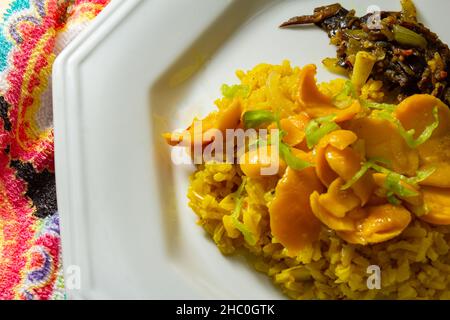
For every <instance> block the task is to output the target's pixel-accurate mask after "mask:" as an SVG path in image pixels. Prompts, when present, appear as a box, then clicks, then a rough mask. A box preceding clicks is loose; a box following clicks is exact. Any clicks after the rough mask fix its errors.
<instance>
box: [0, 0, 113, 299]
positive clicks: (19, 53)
mask: <svg viewBox="0 0 450 320" xmlns="http://www.w3.org/2000/svg"><path fill="white" fill-rule="evenodd" d="M108 2H109V0H0V22H1V24H0V299H61V298H64V281H63V276H62V274H63V272H62V267H61V249H60V237H59V221H58V213H57V204H56V192H55V176H54V157H53V128H52V93H51V71H52V64H53V61H54V60H55V58H56V56H57V55H58V54H59V53H60V52H61V50H62V49H63V48H64V47H65V46H66V45H67V44H68V43H69V42H70V41H71V40H72V39H73V38H74V37H75V36H76V35H77V34H78V33H79V32H80V31H81V30H82V29H83V28H84V27H85V26H86V25H87V24H88V23H89V22H90V21H91V20H92V19H93V18H94V17H95V16H96V15H97V14H98V13H99V12H100V11H101V10H102V9H103V8H104V7H105V6H106V4H107V3H108Z"/></svg>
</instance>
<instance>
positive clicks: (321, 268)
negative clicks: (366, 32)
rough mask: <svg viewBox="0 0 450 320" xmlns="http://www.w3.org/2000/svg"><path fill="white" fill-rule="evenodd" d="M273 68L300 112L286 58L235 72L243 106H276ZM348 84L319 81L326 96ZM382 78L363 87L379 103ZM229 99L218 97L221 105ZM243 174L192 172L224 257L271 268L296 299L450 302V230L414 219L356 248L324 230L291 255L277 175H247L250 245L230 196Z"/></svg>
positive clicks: (245, 213)
mask: <svg viewBox="0 0 450 320" xmlns="http://www.w3.org/2000/svg"><path fill="white" fill-rule="evenodd" d="M272 71H276V72H277V73H279V74H280V75H281V78H280V81H279V83H278V87H279V90H280V99H283V101H281V102H280V101H277V103H280V104H282V105H283V111H284V112H285V113H286V114H291V113H294V112H295V110H297V109H298V104H297V102H296V95H297V91H298V76H299V72H300V69H299V68H292V67H291V66H290V64H289V62H288V61H284V62H283V63H282V64H281V65H269V64H260V65H258V66H256V67H255V68H254V69H253V70H251V71H249V72H247V73H245V72H243V71H237V73H236V74H237V76H238V78H239V79H240V81H241V83H242V84H245V85H248V86H249V87H250V89H251V94H250V96H249V97H248V98H246V99H243V100H242V104H243V107H244V110H252V109H268V108H270V105H271V101H270V99H273V94H269V92H268V90H269V89H268V88H267V86H266V83H267V78H268V76H269V74H270V73H271V72H272ZM343 83H344V81H343V80H340V79H338V80H334V81H331V82H330V83H324V84H321V86H320V89H321V90H322V91H323V92H324V93H327V94H330V95H332V94H335V93H337V92H339V91H340V90H341V89H342V86H343ZM383 95H384V94H383V92H382V86H381V83H380V82H376V81H371V80H369V82H368V83H367V84H366V85H365V86H364V87H363V88H362V97H363V98H364V99H371V100H375V101H381V100H382V99H383ZM230 103H231V101H230V100H229V99H226V98H223V99H220V100H217V101H216V105H217V106H218V108H219V109H221V108H227V107H228V106H229V104H230ZM241 175H242V173H241V171H240V169H239V167H238V165H235V164H217V163H216V164H215V163H207V164H205V165H201V166H199V167H198V168H197V171H196V172H195V173H194V174H193V175H192V177H191V184H190V187H189V191H188V198H189V201H190V202H189V205H190V206H191V207H192V209H193V210H194V211H195V213H196V214H197V215H198V217H199V220H198V224H199V225H201V226H202V227H203V228H204V229H205V230H206V231H207V232H208V233H209V234H210V235H211V237H212V239H213V241H214V242H215V243H216V244H217V246H218V248H219V249H220V250H221V252H222V253H224V254H233V253H238V252H244V254H246V255H247V256H249V257H250V259H249V260H250V261H251V263H252V264H253V265H254V267H255V268H256V270H258V271H260V272H264V273H266V274H267V275H268V276H269V277H271V278H272V280H273V282H274V283H275V284H276V285H278V286H279V287H280V288H281V289H282V290H283V292H284V293H285V294H286V295H287V296H289V297H290V298H293V299H450V288H449V287H450V285H449V284H450V254H449V244H450V227H449V226H446V227H443V226H440V227H436V226H431V225H429V224H427V223H425V222H422V221H420V220H418V219H415V220H413V221H412V222H411V224H410V225H409V226H408V227H407V228H406V229H405V231H404V232H403V233H402V234H401V235H400V236H399V237H396V238H394V239H392V240H390V241H387V242H384V243H380V244H376V245H368V246H361V245H352V244H348V243H346V242H345V241H344V240H342V239H341V238H339V237H338V236H337V235H335V234H334V232H332V231H330V230H329V229H327V228H325V227H324V228H323V230H322V232H321V237H320V241H319V242H317V243H316V244H314V246H312V247H309V248H306V249H304V250H303V251H302V252H301V253H300V254H299V255H298V256H297V257H290V256H288V255H287V252H286V250H285V249H284V248H283V246H282V245H281V244H279V243H277V242H276V240H275V239H273V237H272V235H271V231H270V224H269V212H268V203H269V202H270V200H271V199H272V197H273V192H274V190H275V186H276V184H277V180H278V178H276V177H265V178H264V179H250V178H249V179H248V180H247V184H246V187H245V188H246V192H245V194H246V196H245V199H244V202H245V205H244V206H243V209H242V212H241V216H240V221H242V222H243V223H244V224H245V226H246V227H247V228H248V229H249V230H250V231H251V232H252V234H253V236H254V237H255V238H256V239H257V243H256V244H255V245H254V246H251V245H249V244H248V243H246V242H245V240H244V238H243V236H242V234H241V233H240V232H239V231H238V230H237V229H235V228H234V226H233V224H232V223H231V220H230V219H229V216H230V215H231V214H232V211H233V209H234V206H235V200H234V199H233V197H232V195H231V194H232V193H233V192H234V191H235V190H236V189H237V187H238V186H239V185H240V184H241V181H242V180H241ZM370 265H377V266H379V267H380V269H381V289H372V290H371V289H369V288H368V286H367V279H368V277H369V276H370V275H371V274H369V273H367V268H368V266H370Z"/></svg>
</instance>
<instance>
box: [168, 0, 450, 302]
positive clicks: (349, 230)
mask: <svg viewBox="0 0 450 320" xmlns="http://www.w3.org/2000/svg"><path fill="white" fill-rule="evenodd" d="M402 5H403V10H402V12H400V13H383V12H382V13H380V16H379V18H380V19H379V20H378V21H375V22H376V23H378V25H376V26H372V25H371V24H368V23H373V21H374V20H373V19H369V18H370V17H372V16H367V17H365V18H357V17H355V16H354V12H352V11H347V10H346V9H344V8H342V7H341V6H340V5H332V6H327V7H321V8H318V9H316V11H315V14H314V15H313V16H307V17H304V16H303V17H296V18H293V19H291V20H289V22H288V23H285V24H283V25H282V26H283V27H286V26H290V25H293V24H304V23H315V24H318V25H319V26H320V27H322V28H323V29H325V30H326V31H327V32H328V33H329V35H330V37H331V42H332V43H333V44H335V45H337V46H338V52H337V54H338V56H337V58H328V59H326V60H324V64H325V65H326V66H327V67H328V68H329V69H330V70H332V71H333V72H338V73H341V74H344V75H348V77H349V79H343V78H338V79H335V80H332V81H330V82H326V83H317V81H316V79H315V76H316V66H315V65H312V64H310V65H305V66H302V67H293V66H291V64H290V63H289V61H283V62H282V64H281V65H272V64H266V63H262V64H258V65H256V66H255V67H254V68H253V69H251V70H249V71H242V70H238V71H237V72H236V75H237V77H238V78H239V80H240V83H239V84H235V85H224V86H223V87H222V93H223V96H222V97H221V98H220V99H218V100H216V101H215V104H216V106H217V111H214V112H212V113H210V114H209V115H208V116H207V117H205V118H203V119H194V120H193V122H192V125H191V126H190V127H189V128H187V129H186V130H183V131H181V132H177V133H166V134H164V138H165V139H166V140H167V142H168V143H169V144H170V145H172V146H181V147H183V148H186V150H187V151H188V152H189V153H190V155H191V157H192V160H193V161H194V163H196V164H197V170H196V172H195V173H194V174H193V175H192V177H191V181H190V187H189V190H188V198H189V205H190V207H191V208H192V209H193V210H194V212H195V213H196V214H197V216H198V218H199V220H198V223H199V225H201V226H202V227H203V228H204V229H205V230H206V231H207V232H208V233H209V234H210V235H211V237H212V239H213V241H214V242H215V243H216V244H217V246H218V248H219V249H220V250H221V252H222V253H224V254H233V253H242V254H244V255H246V257H248V259H249V261H250V263H251V264H252V265H253V266H254V267H255V268H256V270H258V271H261V272H264V273H266V274H267V275H269V276H270V277H271V278H272V279H273V281H274V283H275V284H277V285H278V286H279V287H281V289H282V290H283V292H284V293H286V294H287V296H289V297H291V298H294V299H314V298H319V299H362V298H363V299H375V298H388V299H416V298H424V299H425V298H429V299H430V298H431V299H434V298H439V299H450V290H449V275H450V255H449V252H448V251H449V243H450V209H449V207H448V205H449V204H450V154H449V153H448V151H447V150H448V147H449V146H450V110H449V108H448V106H447V105H446V103H447V104H448V94H447V62H448V61H449V56H448V48H447V47H446V46H445V45H444V44H443V43H442V42H440V41H439V40H438V38H437V37H435V36H434V35H433V34H432V33H431V32H429V31H428V29H426V28H425V27H424V26H422V25H421V24H419V23H418V22H417V21H416V13H415V8H414V5H413V4H412V2H411V1H402ZM299 37H301V33H300V31H299ZM242 137H243V139H242V140H241V141H240V142H241V144H239V141H237V140H239V139H240V138H242ZM230 142H232V143H230ZM236 142H237V143H236ZM224 144H226V146H225V147H224ZM229 145H231V147H229ZM206 155H208V157H207V156H206ZM377 268H378V269H377ZM370 270H379V273H380V274H378V276H379V278H378V279H377V278H376V277H375V278H371V279H368V278H369V277H370V276H371V273H370V272H369V271H370ZM375 276H377V274H376V273H375ZM369 280H373V281H372V282H371V281H369ZM378 282H379V283H378Z"/></svg>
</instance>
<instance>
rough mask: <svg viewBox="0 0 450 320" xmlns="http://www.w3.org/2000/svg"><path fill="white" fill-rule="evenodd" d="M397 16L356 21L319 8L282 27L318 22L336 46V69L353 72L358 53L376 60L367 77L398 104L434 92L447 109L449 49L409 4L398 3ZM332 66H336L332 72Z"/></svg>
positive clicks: (338, 10)
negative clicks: (366, 54)
mask: <svg viewBox="0 0 450 320" xmlns="http://www.w3.org/2000/svg"><path fill="white" fill-rule="evenodd" d="M401 3H402V11H401V12H388V11H382V12H380V13H379V16H378V17H379V19H377V16H375V15H374V14H367V15H365V16H363V17H357V16H356V15H355V11H354V10H347V9H345V8H343V7H342V6H341V5H340V4H333V5H329V6H324V7H319V8H316V9H315V10H314V14H313V15H308V16H298V17H294V18H291V19H289V20H288V21H286V22H285V23H283V24H282V25H281V27H290V26H295V25H304V24H316V25H317V26H319V27H320V28H322V29H323V30H324V31H326V32H327V33H328V36H329V37H330V39H331V43H332V44H334V45H335V46H337V58H336V59H334V63H335V65H334V66H333V65H332V64H331V60H330V59H328V60H327V61H326V65H327V66H328V67H330V66H331V69H334V70H336V68H340V69H342V68H343V69H345V70H347V71H348V72H349V73H351V72H352V70H353V66H354V62H355V57H356V54H357V52H359V51H366V52H370V53H371V54H373V55H374V56H375V57H377V62H376V64H375V66H374V68H373V70H372V73H371V77H372V78H373V79H375V80H381V81H383V83H384V85H385V88H386V89H387V90H389V91H390V92H393V95H394V97H395V98H397V100H398V101H401V100H403V99H404V98H405V97H407V96H410V95H412V94H415V93H428V94H432V95H434V96H436V97H438V98H440V99H441V100H443V101H444V102H445V103H446V104H447V105H450V88H449V86H448V84H449V64H450V50H449V48H448V46H447V45H446V44H444V43H443V42H442V41H441V40H439V38H438V36H437V35H436V34H435V33H433V32H431V31H430V30H429V29H428V28H427V27H425V26H424V25H423V24H421V23H420V22H418V21H417V14H416V9H415V6H414V4H413V3H412V1H411V0H402V1H401ZM333 67H335V68H333Z"/></svg>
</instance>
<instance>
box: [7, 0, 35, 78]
mask: <svg viewBox="0 0 450 320" xmlns="http://www.w3.org/2000/svg"><path fill="white" fill-rule="evenodd" d="M29 8H30V0H14V1H13V2H12V3H11V4H10V7H9V9H8V10H7V11H6V13H5V14H4V16H3V22H2V23H1V24H0V72H2V71H4V70H5V69H6V67H7V66H8V60H7V59H8V55H9V52H10V51H11V49H12V47H13V43H11V42H10V41H9V40H8V39H7V38H6V36H5V30H4V27H5V25H7V23H6V22H7V21H8V19H9V18H10V17H11V15H12V14H13V13H14V12H17V11H21V10H24V9H29Z"/></svg>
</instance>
